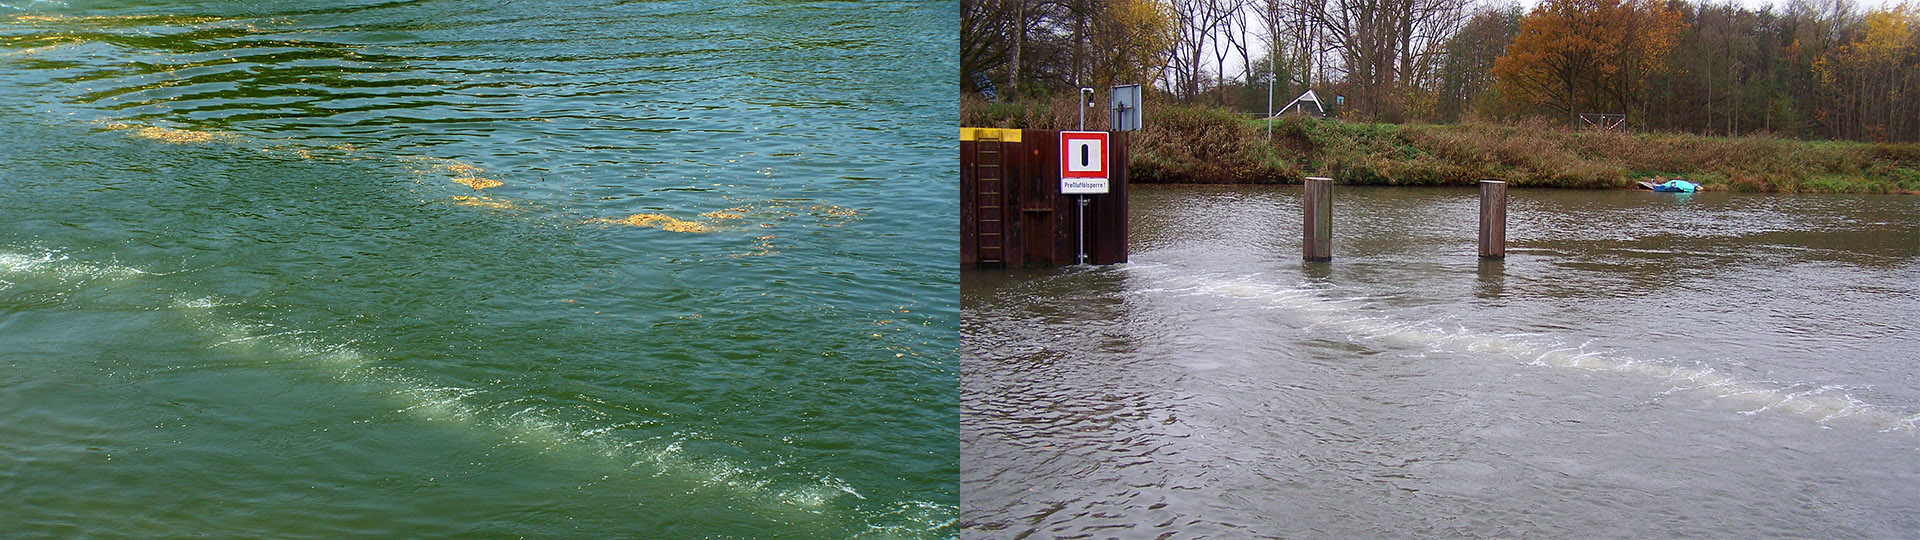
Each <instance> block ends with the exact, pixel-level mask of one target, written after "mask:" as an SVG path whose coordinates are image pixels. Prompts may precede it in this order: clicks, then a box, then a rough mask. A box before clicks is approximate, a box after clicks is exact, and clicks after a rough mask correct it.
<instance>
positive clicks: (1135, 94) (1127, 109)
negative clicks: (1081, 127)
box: [1107, 84, 1140, 131]
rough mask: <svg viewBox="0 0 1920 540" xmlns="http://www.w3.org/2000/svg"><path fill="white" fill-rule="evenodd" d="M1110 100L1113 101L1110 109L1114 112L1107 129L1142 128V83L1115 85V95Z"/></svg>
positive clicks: (1129, 129)
mask: <svg viewBox="0 0 1920 540" xmlns="http://www.w3.org/2000/svg"><path fill="white" fill-rule="evenodd" d="M1109 101H1111V102H1112V106H1111V107H1109V108H1108V110H1109V111H1111V112H1112V113H1113V116H1112V117H1110V118H1109V120H1111V121H1110V122H1108V123H1107V129H1109V130H1111V131H1138V130H1139V129H1140V85H1137V84H1123V85H1120V86H1115V87H1113V95H1112V97H1110V98H1109Z"/></svg>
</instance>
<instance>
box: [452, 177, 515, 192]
mask: <svg viewBox="0 0 1920 540" xmlns="http://www.w3.org/2000/svg"><path fill="white" fill-rule="evenodd" d="M453 183H455V184H460V185H463V186H467V187H470V188H473V189H487V188H490V187H500V186H503V185H506V183H504V182H501V181H499V180H494V179H491V178H481V177H478V176H456V177H454V178H453Z"/></svg>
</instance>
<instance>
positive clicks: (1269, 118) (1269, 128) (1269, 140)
mask: <svg viewBox="0 0 1920 540" xmlns="http://www.w3.org/2000/svg"><path fill="white" fill-rule="evenodd" d="M1273 35H1274V36H1276V37H1274V38H1273V40H1272V41H1270V42H1269V43H1267V144H1273V84H1274V79H1276V78H1277V77H1276V76H1275V75H1274V74H1273V64H1274V61H1273V54H1274V53H1273V50H1274V49H1278V48H1280V47H1278V46H1277V45H1279V44H1280V38H1279V37H1277V36H1279V35H1280V33H1279V31H1278V29H1275V31H1274V34H1273Z"/></svg>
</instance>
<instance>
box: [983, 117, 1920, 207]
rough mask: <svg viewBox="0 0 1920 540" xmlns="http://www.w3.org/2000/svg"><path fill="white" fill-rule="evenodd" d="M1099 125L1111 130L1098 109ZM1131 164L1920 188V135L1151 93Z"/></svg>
mask: <svg viewBox="0 0 1920 540" xmlns="http://www.w3.org/2000/svg"><path fill="white" fill-rule="evenodd" d="M1091 112H1092V113H1093V114H1091V115H1090V116H1089V117H1088V118H1087V128H1088V129H1106V122H1107V119H1106V117H1105V115H1104V114H1102V113H1103V111H1101V110H1099V109H1097V108H1096V109H1092V110H1091ZM961 118H962V123H963V124H965V125H968V126H977V127H1007V128H1029V129H1072V128H1074V127H1076V125H1077V123H1078V115H1077V111H1076V110H1075V102H1074V100H1073V99H1070V98H1068V99H1057V100H1052V101H1049V102H1035V101H1031V100H1030V101H1028V102H1025V103H988V102H986V101H984V100H980V99H977V98H969V99H964V100H963V101H962V106H961ZM1143 123H1144V124H1145V129H1143V130H1142V131H1140V132H1137V134H1136V135H1135V136H1134V137H1133V140H1132V147H1131V149H1132V153H1131V156H1132V157H1131V160H1130V162H1129V163H1128V168H1129V171H1130V174H1131V175H1132V179H1133V180H1134V181H1139V182H1179V183H1297V182H1299V181H1300V179H1301V178H1303V177H1305V176H1330V177H1333V178H1334V179H1335V181H1336V182H1339V183H1343V184H1370V185H1414V186H1446V185H1455V186H1466V185H1473V184H1474V183H1476V182H1478V181H1479V180H1480V179H1484V178H1496V179H1502V180H1506V181H1508V182H1511V183H1512V185H1514V186H1516V187H1560V188H1626V187H1631V186H1632V185H1633V183H1634V182H1636V181H1639V180H1664V179H1672V178H1684V179H1686V180H1689V181H1693V182H1696V183H1700V184H1703V185H1704V186H1705V187H1706V189H1708V190H1724V191H1764V192H1847V193H1920V144H1917V143H1862V142H1850V141H1800V140H1792V139H1785V138H1780V137H1775V136H1770V135H1748V136H1740V137H1719V136H1703V135H1692V134H1672V133H1624V132H1599V131H1579V130H1570V129H1567V128H1565V127H1563V126H1556V125H1548V124H1545V123H1542V122H1537V121H1536V122H1520V123H1515V124H1492V123H1475V122H1466V123H1457V124H1445V125H1441V124H1381V123H1358V122H1343V121H1339V120H1331V119H1314V118H1307V117H1304V116H1298V115H1290V116H1285V117H1282V118H1280V119H1277V120H1274V121H1272V122H1271V127H1272V132H1271V139H1269V135H1268V131H1267V128H1268V125H1267V123H1266V122H1265V121H1263V120H1260V119H1248V118H1247V117H1245V116H1242V115H1238V114H1235V113H1232V112H1229V111H1225V110H1221V109H1217V108H1209V107H1188V106H1180V105H1173V104H1165V103H1162V104H1152V103H1150V104H1149V105H1148V108H1147V110H1146V118H1145V121H1144V122H1143Z"/></svg>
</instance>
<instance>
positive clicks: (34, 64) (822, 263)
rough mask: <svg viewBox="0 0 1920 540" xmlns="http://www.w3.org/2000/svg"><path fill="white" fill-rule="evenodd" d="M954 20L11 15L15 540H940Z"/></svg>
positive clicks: (280, 5) (948, 368) (6, 304)
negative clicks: (127, 539) (194, 539)
mask: <svg viewBox="0 0 1920 540" xmlns="http://www.w3.org/2000/svg"><path fill="white" fill-rule="evenodd" d="M953 8H954V6H953V5H952V4H951V3H947V2H918V3H914V2H895V3H851V2H805V1H781V2H651V1H649V2H617V1H611V0H556V1H542V2H485V1H469V0H446V1H363V2H291V1H279V2H213V1H199V2H156V1H114V2H88V1H83V0H70V1H67V2H48V1H34V2H19V1H11V0H10V1H9V2H8V3H6V4H0V126H4V128H3V129H4V136H0V218H3V219H0V501H4V502H0V524H4V526H0V527H3V528H4V533H3V534H0V536H6V537H8V538H119V537H143V538H167V537H191V536H202V537H214V538H232V537H270V538H515V537H524V538H616V537H624V538H854V537H858V538H942V537H948V536H951V535H952V534H953V529H952V522H953V520H954V517H955V513H956V510H955V503H956V497H957V496H956V491H957V488H956V486H955V482H956V478H957V474H958V473H957V463H956V459H957V458H956V447H955V442H954V441H955V440H956V433H955V431H956V422H957V420H956V415H955V411H956V410H957V406H956V395H955V382H954V377H955V365H954V363H955V361H954V357H955V351H956V350H957V347H958V341H957V338H956V336H955V335H954V332H953V328H955V326H956V324H957V323H956V321H957V318H958V308H957V306H956V302H955V299H956V295H957V292H956V291H957V285H956V283H955V276H954V273H953V270H952V264H951V262H952V255H951V254H952V253H953V252H954V249H955V248H954V244H953V242H954V240H953V239H954V238H955V237H956V234H955V231H954V230H953V226H954V225H953V224H954V223H955V221H956V220H955V219H954V215H955V214H954V212H955V209H954V204H953V197H952V189H951V184H950V183H948V182H950V181H951V180H950V179H951V178H954V177H955V176H956V174H957V167H956V163H955V162H954V158H953V153H952V152H951V151H950V146H951V144H952V143H951V142H950V138H951V134H950V131H949V130H948V129H947V128H944V127H941V126H951V125H954V123H955V121H956V120H955V111H954V107H953V104H952V103H953V100H952V98H951V96H952V88H951V84H950V83H949V82H948V81H949V80H950V79H951V78H952V77H951V76H950V75H951V73H952V72H953V71H954V70H955V69H957V68H956V67H955V66H954V58H955V56H954V52H953V51H952V37H951V36H952V35H953V34H954V33H955V30H954V28H953V26H954V21H955V20H956V19H955V17H954V9H953Z"/></svg>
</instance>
